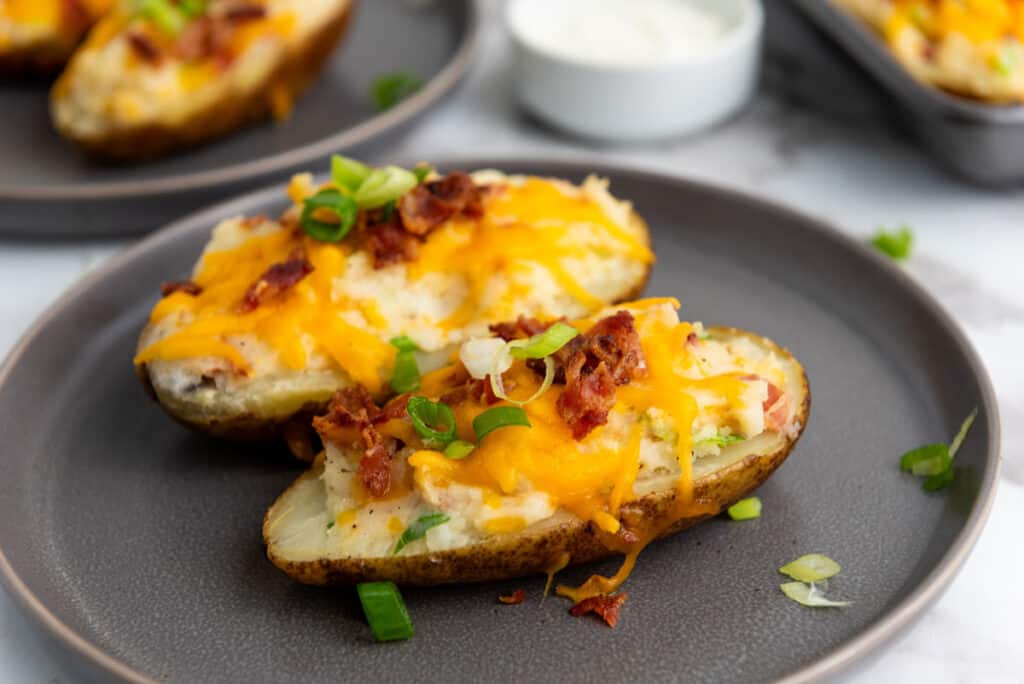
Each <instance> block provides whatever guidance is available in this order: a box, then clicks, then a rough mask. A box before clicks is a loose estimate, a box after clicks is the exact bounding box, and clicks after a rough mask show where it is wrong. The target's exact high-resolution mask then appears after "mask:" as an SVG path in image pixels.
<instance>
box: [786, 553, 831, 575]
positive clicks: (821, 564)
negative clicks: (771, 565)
mask: <svg viewBox="0 0 1024 684" xmlns="http://www.w3.org/2000/svg"><path fill="white" fill-rule="evenodd" d="M839 570H840V567H839V563H836V562H835V561H834V560H832V559H831V558H829V557H828V556H823V555H822V554H820V553H809V554H807V555H805V556H800V557H799V558H797V559H796V560H795V561H793V562H792V563H787V564H786V565H783V566H782V567H781V568H779V572H781V573H782V574H783V575H789V576H790V577H792V578H793V579H795V580H800V581H801V582H820V581H822V580H826V579H828V578H829V577H832V576H833V575H836V574H838V573H839Z"/></svg>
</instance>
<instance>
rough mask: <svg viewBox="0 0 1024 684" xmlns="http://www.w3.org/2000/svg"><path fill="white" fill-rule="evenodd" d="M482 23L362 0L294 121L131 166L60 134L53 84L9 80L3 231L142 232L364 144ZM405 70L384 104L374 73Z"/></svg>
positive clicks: (447, 67)
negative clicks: (378, 99)
mask: <svg viewBox="0 0 1024 684" xmlns="http://www.w3.org/2000/svg"><path fill="white" fill-rule="evenodd" d="M478 29H479V10H478V8H477V6H476V2H475V0H443V1H441V2H420V1H416V0H362V2H360V3H359V5H358V7H357V11H356V18H355V22H354V25H353V26H352V27H350V29H349V33H348V35H347V37H346V39H345V41H344V42H343V43H342V45H341V46H340V47H339V48H338V50H337V51H336V52H335V53H334V55H333V56H332V58H331V59H330V61H329V62H328V63H327V65H326V67H325V68H324V71H323V73H322V74H321V75H320V78H319V79H318V80H317V82H316V83H315V84H314V86H313V87H312V89H311V90H310V92H308V93H306V95H305V96H303V97H302V98H301V99H300V100H299V101H298V102H297V104H296V107H295V111H294V112H293V114H292V117H291V118H290V119H289V120H288V121H286V122H284V123H273V122H265V123H261V124H256V125H254V126H250V127H248V128H246V129H244V130H242V131H238V132H237V133H235V134H233V135H230V136H228V137H226V138H224V139H222V140H219V141H216V142H214V143H212V144H210V145H207V146H205V147H201V148H198V149H195V150H190V151H187V152H184V153H181V154H179V155H176V156H173V157H168V158H166V159H161V160H157V161H153V162H149V163H145V164H139V165H133V166H103V165H97V164H94V163H91V162H89V161H88V160H86V159H85V158H84V157H83V156H81V155H80V154H79V153H78V151H77V150H75V149H73V148H72V146H71V145H69V144H68V143H66V142H65V141H63V140H62V139H61V138H60V137H59V136H58V135H57V134H56V133H55V132H54V131H53V129H52V128H51V126H50V118H49V113H48V111H47V89H48V88H47V85H46V84H44V83H36V84H32V83H0V111H2V112H3V126H0V234H6V235H24V236H32V237H37V236H82V235H131V234H137V233H141V232H145V231H148V230H151V229H153V228H156V227H158V226H160V225H163V224H165V223H167V222H168V221H171V220H173V219H175V218H177V217H179V216H181V215H182V214H184V213H186V212H187V211H191V210H194V209H197V208H199V207H202V206H204V205H209V204H211V203H212V202H214V201H217V200H218V199H219V198H223V197H225V196H228V195H231V194H237V193H238V192H240V191H241V190H244V189H247V188H252V187H254V186H258V185H260V184H266V183H267V182H268V181H269V180H270V177H271V176H273V175H274V174H278V175H280V174H283V173H286V172H289V171H295V170H304V168H305V167H310V166H312V164H313V163H314V162H315V161H316V160H319V159H322V158H324V157H326V156H327V155H329V154H331V153H333V152H338V151H340V150H348V151H359V150H365V148H366V146H367V145H368V143H370V141H376V140H377V139H379V138H381V137H382V136H386V135H388V134H397V133H398V132H399V131H400V130H401V129H402V128H403V127H404V126H405V125H407V124H409V123H410V122H411V121H412V120H413V119H414V118H415V117H416V116H417V115H420V114H422V113H423V112H424V111H425V110H426V109H427V108H429V107H430V106H431V105H433V104H436V103H437V102H438V101H439V100H440V98H441V97H442V96H444V95H445V94H446V93H447V92H448V91H449V90H451V88H452V87H454V86H455V84H456V83H457V82H458V81H459V79H460V78H461V77H462V75H463V74H464V73H465V71H466V69H467V67H468V66H469V64H470V61H471V55H472V52H473V49H474V47H475V44H476V40H477V35H478ZM399 70H400V71H410V72H412V73H415V74H417V75H418V76H420V77H421V78H422V79H423V80H424V81H425V82H426V85H425V86H424V88H423V89H422V90H420V92H418V93H417V94H416V95H415V96H413V97H410V98H408V99H407V100H405V101H404V102H402V103H401V104H400V105H398V106H396V107H394V108H393V109H391V110H389V111H388V112H385V113H383V114H380V113H378V112H377V111H376V110H375V109H374V108H373V106H372V103H371V102H370V98H369V94H368V93H369V88H370V84H371V83H372V82H373V80H374V78H375V77H377V76H378V75H379V74H381V73H386V72H391V71H399Z"/></svg>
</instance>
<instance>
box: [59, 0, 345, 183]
mask: <svg viewBox="0 0 1024 684" xmlns="http://www.w3.org/2000/svg"><path fill="white" fill-rule="evenodd" d="M357 4H358V0H351V2H349V3H348V4H347V5H346V6H345V8H344V9H343V11H341V12H338V13H337V15H336V16H335V17H333V18H332V19H331V21H330V22H328V23H326V24H325V25H324V26H323V27H321V28H320V29H319V30H318V31H317V32H316V33H315V34H314V35H313V36H312V37H311V38H310V39H309V40H308V41H304V42H303V44H302V45H299V46H297V48H298V49H292V50H290V51H289V52H288V54H287V55H286V57H285V59H283V60H282V61H281V63H280V64H279V65H278V66H277V68H276V69H275V70H274V71H273V72H271V73H270V74H269V75H268V76H267V78H266V79H264V81H263V82H262V83H261V84H260V85H259V86H258V87H256V88H253V89H252V90H251V91H250V92H248V93H244V94H238V93H233V95H237V96H235V97H230V98H224V99H222V100H220V101H217V102H214V103H212V104H211V105H210V106H209V107H207V108H205V109H203V110H200V111H197V112H195V113H194V114H193V115H192V116H191V117H189V118H188V119H187V120H186V121H184V122H182V123H181V124H180V125H175V126H168V125H163V124H148V125H143V126H132V127H126V128H121V129H119V130H112V131H111V132H110V133H109V134H107V135H103V136H100V137H82V136H78V135H76V133H75V131H73V130H71V129H70V128H68V127H65V126H61V125H60V123H59V122H58V120H57V118H56V117H53V120H54V126H56V128H57V130H58V132H59V133H60V134H61V135H62V136H63V137H64V138H66V139H68V140H70V141H71V142H73V143H74V144H75V145H76V146H77V147H79V148H80V149H81V150H82V151H83V152H84V153H85V154H86V155H87V156H89V157H90V158H92V159H93V160H95V161H99V162H106V163H129V162H140V161H146V160H149V159H154V158H157V157H161V156H164V155H166V154H169V153H172V152H179V151H184V150H187V149H190V148H194V147H197V146H199V145H202V144H203V143H206V142H209V141H211V140H214V139H216V138H220V137H223V136H225V135H227V134H229V133H231V132H233V131H235V130H238V129H240V128H243V127H244V126H246V125H247V124H250V123H253V122H255V121H259V120H262V119H266V118H268V117H269V116H270V115H271V104H270V97H269V95H268V94H269V93H271V92H281V93H286V94H287V95H288V97H289V98H290V99H291V100H292V101H294V100H295V99H297V98H298V97H299V96H300V95H301V94H302V93H303V92H305V90H306V89H307V88H308V87H309V86H310V85H311V84H312V83H313V81H314V80H315V79H316V77H317V76H318V75H319V74H320V71H321V70H322V68H323V66H324V63H325V62H326V61H327V58H328V57H329V56H330V54H331V52H332V51H333V50H334V47H335V45H337V43H338V42H339V41H340V40H341V39H342V38H343V36H344V35H345V34H346V32H347V31H348V29H349V26H350V25H351V22H352V18H353V15H354V13H355V11H356V6H357ZM69 71H70V70H69ZM68 77H69V76H68V72H67V71H66V72H65V74H64V75H62V76H61V78H60V79H58V80H57V82H56V84H55V85H54V87H53V90H52V91H51V95H50V100H51V109H52V108H54V107H56V106H57V105H56V103H57V101H58V100H59V99H60V98H61V97H62V92H63V91H64V90H65V86H62V81H63V80H64V79H65V78H68Z"/></svg>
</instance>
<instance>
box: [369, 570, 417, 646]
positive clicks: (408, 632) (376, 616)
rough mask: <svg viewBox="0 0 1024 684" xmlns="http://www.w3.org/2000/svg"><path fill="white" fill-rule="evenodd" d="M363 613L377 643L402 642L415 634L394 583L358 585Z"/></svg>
mask: <svg viewBox="0 0 1024 684" xmlns="http://www.w3.org/2000/svg"><path fill="white" fill-rule="evenodd" d="M356 592H358V594H359V602H360V603H362V604H363V613H365V614H366V621H367V622H368V623H370V631H371V632H372V633H373V638H374V639H376V640H377V641H400V640H403V639H410V638H412V636H413V635H414V634H415V631H414V630H413V628H412V619H411V618H410V617H409V611H408V610H407V609H406V607H405V602H404V601H403V600H402V595H401V594H400V593H399V592H398V587H396V586H395V583H394V582H363V583H362V584H358V585H356Z"/></svg>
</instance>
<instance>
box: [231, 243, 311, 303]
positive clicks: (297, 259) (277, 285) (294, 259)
mask: <svg viewBox="0 0 1024 684" xmlns="http://www.w3.org/2000/svg"><path fill="white" fill-rule="evenodd" d="M312 272H313V264H311V263H310V262H309V259H307V258H306V255H305V254H302V253H301V252H295V253H292V255H291V256H290V257H289V259H288V260H287V261H282V262H279V263H276V264H274V265H273V266H271V267H270V268H268V269H267V270H266V271H264V272H263V275H261V276H260V277H259V278H258V279H257V280H256V282H255V283H253V284H252V285H250V286H249V289H248V290H246V291H245V295H244V296H243V297H242V304H241V310H242V313H247V312H249V311H254V310H256V309H258V308H259V307H260V305H261V304H263V303H264V302H266V301H268V300H270V299H272V298H273V297H276V296H278V295H280V294H281V293H283V292H286V291H287V290H288V289H290V288H292V287H294V286H295V284H296V283H298V282H299V281H300V280H302V279H303V278H305V277H306V276H307V275H309V274H310V273H312Z"/></svg>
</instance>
